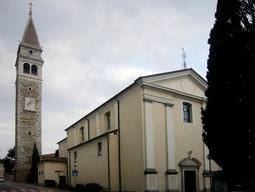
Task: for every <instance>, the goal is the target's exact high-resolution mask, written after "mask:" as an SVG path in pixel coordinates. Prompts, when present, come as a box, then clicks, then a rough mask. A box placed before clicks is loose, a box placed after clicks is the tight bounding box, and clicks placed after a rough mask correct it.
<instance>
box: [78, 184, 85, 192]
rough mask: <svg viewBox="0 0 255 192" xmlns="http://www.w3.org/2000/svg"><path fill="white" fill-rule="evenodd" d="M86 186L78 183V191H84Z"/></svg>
mask: <svg viewBox="0 0 255 192" xmlns="http://www.w3.org/2000/svg"><path fill="white" fill-rule="evenodd" d="M84 188H85V186H84V185H83V184H76V191H77V192H83V191H84Z"/></svg>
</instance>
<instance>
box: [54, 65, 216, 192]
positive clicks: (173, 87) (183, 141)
mask: <svg viewBox="0 0 255 192" xmlns="http://www.w3.org/2000/svg"><path fill="white" fill-rule="evenodd" d="M206 88H207V82H206V81H205V80H204V79H203V78H202V77H201V76H200V75H199V74H198V73H196V72H195V71H194V70H193V69H183V70H179V71H172V72H166V73H160V74H154V75H149V76H144V77H139V78H138V79H136V80H135V81H134V83H132V84H131V85H130V86H128V87H126V88H125V89H123V90H122V91H121V92H119V93H117V94H116V95H115V96H114V97H112V98H110V99H109V100H107V101H106V102H105V103H103V104H102V105H100V106H98V107H97V108H95V109H94V110H93V111H91V112H90V113H88V114H86V115H85V116H84V117H83V118H81V119H79V120H78V121H76V122H74V123H73V124H72V125H70V126H69V127H67V128H66V129H65V131H66V134H67V137H66V138H65V139H63V140H61V141H60V142H59V143H58V144H59V154H60V156H62V157H67V160H68V162H67V174H68V175H67V177H66V178H67V183H68V184H69V185H72V186H75V184H84V185H85V184H86V183H98V184H100V185H101V186H103V188H104V189H106V190H107V191H123V192H124V191H125V192H130V191H134V192H138V191H146V192H149V191H154V192H155V191H183V192H188V191H206V190H208V191H209V190H210V179H209V178H207V177H205V176H206V174H208V173H209V172H210V169H211V168H210V167H212V168H213V169H218V167H217V166H216V165H215V164H212V166H210V163H209V160H208V159H207V155H208V153H209V152H208V149H207V147H206V146H205V145H204V143H203V141H202V137H201V134H202V131H203V128H202V122H201V108H203V107H204V106H205V104H206V97H205V95H204V92H205V90H206ZM91 94H92V93H91Z"/></svg>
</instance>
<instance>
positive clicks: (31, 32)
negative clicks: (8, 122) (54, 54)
mask: <svg viewBox="0 0 255 192" xmlns="http://www.w3.org/2000/svg"><path fill="white" fill-rule="evenodd" d="M31 6H32V3H30V11H29V17H28V21H27V25H26V28H25V31H24V34H23V37H22V40H21V42H20V44H19V47H18V51H17V59H16V63H15V67H16V83H15V84H16V103H15V181H16V182H27V175H28V174H30V170H31V162H32V152H33V147H34V143H35V144H36V146H37V149H38V152H39V155H41V151H42V149H41V148H42V146H41V143H42V142H41V117H42V104H41V102H42V66H43V62H44V61H43V60H42V57H41V54H42V49H41V46H40V43H39V39H38V36H37V33H36V29H35V25H34V21H33V17H32V9H31Z"/></svg>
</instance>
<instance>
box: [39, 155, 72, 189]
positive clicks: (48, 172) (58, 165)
mask: <svg viewBox="0 0 255 192" xmlns="http://www.w3.org/2000/svg"><path fill="white" fill-rule="evenodd" d="M37 165H38V184H44V181H45V180H55V182H57V184H60V185H61V184H66V182H67V158H66V157H55V154H54V153H53V154H47V155H42V156H41V160H40V162H39V163H37Z"/></svg>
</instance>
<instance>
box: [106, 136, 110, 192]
mask: <svg viewBox="0 0 255 192" xmlns="http://www.w3.org/2000/svg"><path fill="white" fill-rule="evenodd" d="M109 137H110V135H109V134H107V135H106V138H107V161H108V192H110V191H111V174H110V149H109V147H110V145H109Z"/></svg>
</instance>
